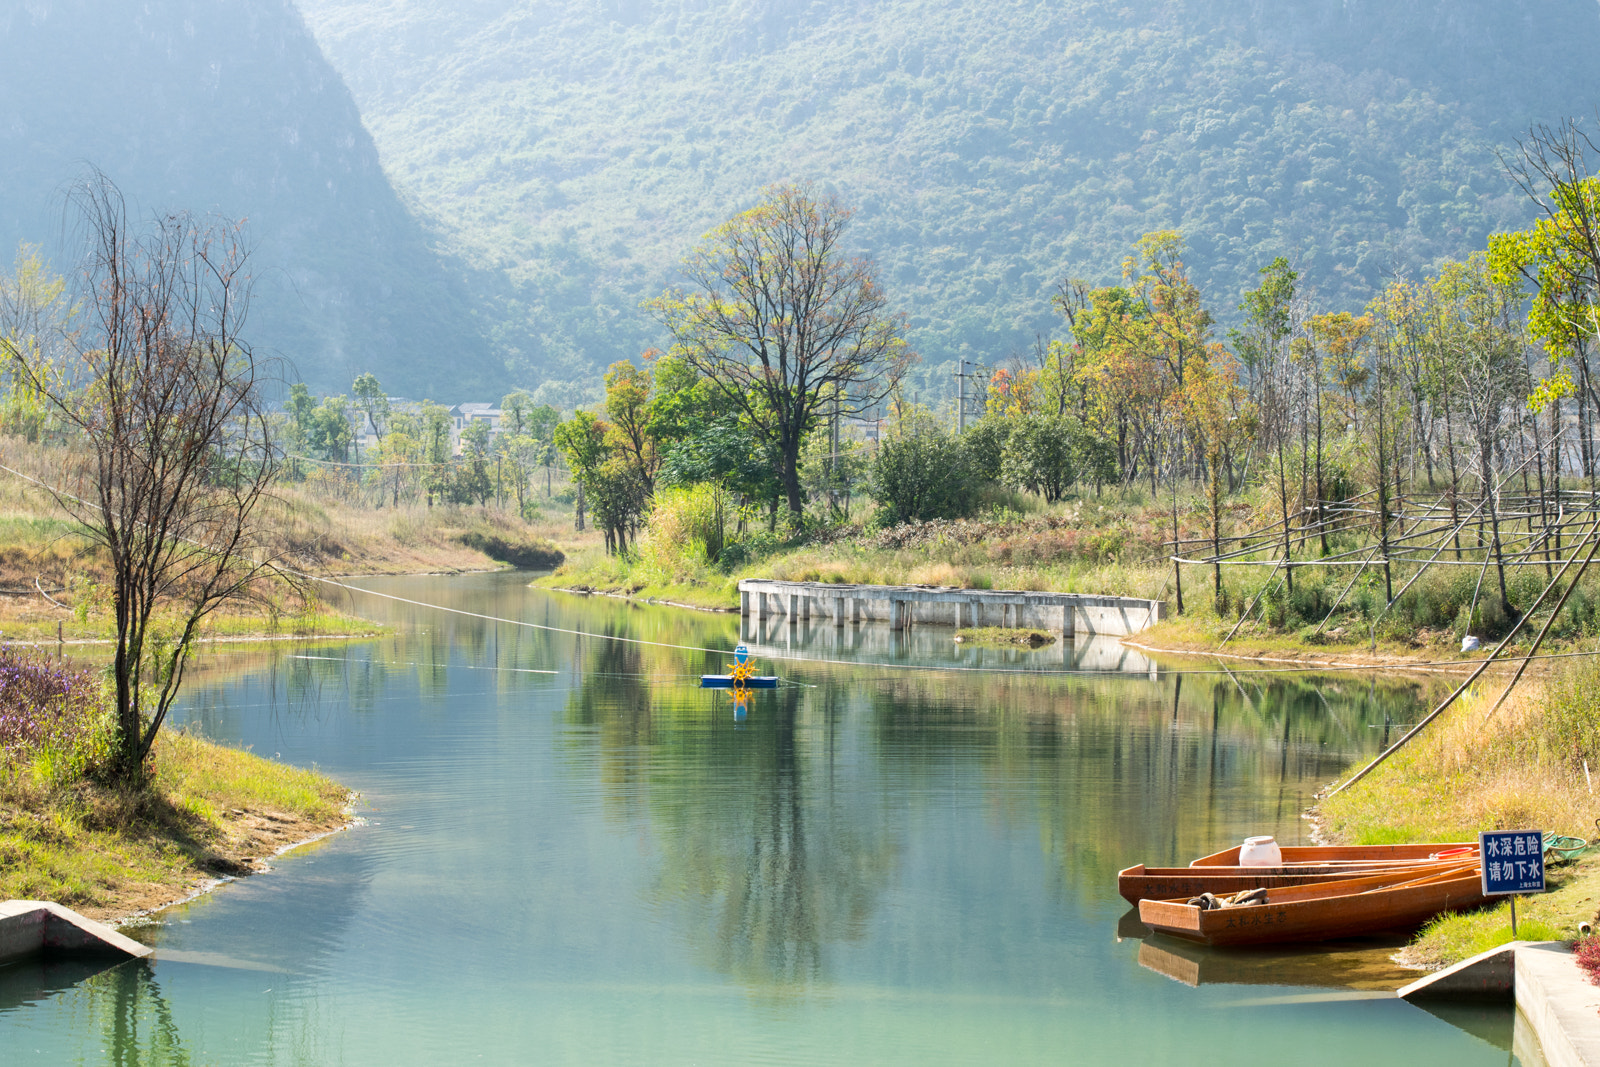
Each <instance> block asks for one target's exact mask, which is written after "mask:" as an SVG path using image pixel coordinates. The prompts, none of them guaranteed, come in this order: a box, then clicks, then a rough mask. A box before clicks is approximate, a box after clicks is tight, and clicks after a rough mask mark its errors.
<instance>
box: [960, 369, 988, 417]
mask: <svg viewBox="0 0 1600 1067" xmlns="http://www.w3.org/2000/svg"><path fill="white" fill-rule="evenodd" d="M957 366H958V369H957V370H956V432H957V433H966V431H967V408H968V407H969V406H970V407H973V408H975V409H976V410H975V411H974V412H973V414H975V415H976V414H978V412H981V411H982V410H983V390H982V389H981V388H974V389H973V390H972V393H971V395H970V396H969V395H968V393H967V379H969V378H970V379H972V380H973V381H974V382H976V381H978V380H980V379H981V378H983V377H984V374H983V370H984V368H983V365H982V364H981V363H973V364H972V371H971V373H968V371H967V361H966V360H965V359H963V360H961V362H960V363H959V364H958V365H957ZM980 417H981V416H980Z"/></svg>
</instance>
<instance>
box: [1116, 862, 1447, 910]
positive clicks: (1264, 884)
mask: <svg viewBox="0 0 1600 1067" xmlns="http://www.w3.org/2000/svg"><path fill="white" fill-rule="evenodd" d="M1441 864H1444V865H1448V864H1449V861H1447V860H1446V861H1437V860H1436V861H1424V862H1421V863H1410V862H1399V861H1397V862H1394V863H1381V864H1372V863H1316V864H1294V865H1289V864H1286V865H1283V866H1279V867H1146V866H1145V865H1144V864H1142V863H1141V864H1138V865H1137V866H1133V867H1127V868H1125V869H1123V870H1120V871H1118V872H1117V892H1119V893H1121V894H1122V899H1123V900H1126V901H1127V902H1128V903H1129V904H1137V903H1139V901H1141V900H1167V899H1170V898H1172V897H1197V896H1199V895H1200V894H1201V893H1215V894H1219V895H1220V894H1225V893H1237V892H1239V891H1240V890H1241V889H1282V888H1284V887H1287V886H1291V885H1317V884H1320V883H1323V882H1336V881H1339V880H1341V879H1347V878H1353V877H1356V876H1358V875H1363V874H1375V873H1378V872H1380V871H1382V872H1387V871H1391V870H1400V869H1408V870H1417V871H1422V870H1426V869H1429V868H1438V867H1440V865H1441Z"/></svg>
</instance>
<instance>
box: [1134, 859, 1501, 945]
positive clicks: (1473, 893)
mask: <svg viewBox="0 0 1600 1067" xmlns="http://www.w3.org/2000/svg"><path fill="white" fill-rule="evenodd" d="M1483 900H1484V896H1483V891H1482V885H1481V884H1480V874H1479V869H1478V863H1477V861H1476V860H1473V861H1472V862H1471V863H1467V864H1460V865H1456V866H1446V867H1442V868H1439V869H1428V870H1425V871H1424V872H1423V873H1420V874H1419V873H1418V872H1417V871H1416V870H1414V869H1411V870H1393V871H1388V872H1386V873H1383V874H1369V875H1363V876H1361V877H1356V878H1344V879H1338V880H1335V881H1331V882H1323V883H1320V884H1314V885H1299V886H1286V887H1284V888H1281V889H1269V890H1268V891H1267V898H1266V901H1265V902H1264V903H1260V904H1247V905H1242V906H1239V907H1233V908H1217V909H1213V910H1210V911H1202V910H1201V909H1200V908H1199V907H1198V906H1197V905H1194V904H1189V903H1186V902H1185V900H1184V899H1176V900H1143V901H1140V902H1139V921H1140V922H1142V923H1144V924H1145V925H1146V926H1148V927H1150V928H1151V929H1152V930H1155V931H1156V932H1157V933H1163V934H1169V935H1171V936H1173V937H1181V938H1184V939H1186V940H1189V941H1200V942H1203V943H1205V944H1208V945H1268V944H1276V943H1279V942H1286V941H1325V940H1328V939H1330V938H1340V937H1362V936H1365V935H1368V934H1375V933H1381V932H1384V931H1387V930H1396V929H1400V928H1403V927H1415V926H1418V925H1421V924H1422V923H1424V922H1426V921H1427V920H1428V919H1431V918H1432V917H1433V916H1435V915H1437V914H1439V913H1440V912H1445V911H1459V910H1461V909H1463V908H1470V907H1473V906H1474V905H1477V904H1481V903H1483Z"/></svg>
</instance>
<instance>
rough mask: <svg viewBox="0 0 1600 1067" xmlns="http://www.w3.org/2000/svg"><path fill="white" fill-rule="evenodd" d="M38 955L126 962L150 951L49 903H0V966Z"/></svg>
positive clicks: (131, 940)
mask: <svg viewBox="0 0 1600 1067" xmlns="http://www.w3.org/2000/svg"><path fill="white" fill-rule="evenodd" d="M40 954H42V955H48V956H64V955H102V956H110V957H114V958H121V959H128V958H135V957H143V956H148V955H150V949H149V948H147V947H145V946H144V945H141V944H139V942H137V941H135V940H133V939H132V938H131V937H125V936H123V935H122V934H119V933H117V932H116V931H115V930H113V929H111V927H109V926H106V925H104V924H103V923H97V922H95V921H94V920H93V919H87V918H85V917H83V916H82V915H79V914H78V913H77V912H75V911H73V910H72V909H71V908H66V907H62V906H61V905H60V904H56V903H54V902H52V901H48V900H8V901H5V902H4V903H0V964H4V963H10V962H11V961H13V960H18V959H24V958H26V957H28V956H34V955H40Z"/></svg>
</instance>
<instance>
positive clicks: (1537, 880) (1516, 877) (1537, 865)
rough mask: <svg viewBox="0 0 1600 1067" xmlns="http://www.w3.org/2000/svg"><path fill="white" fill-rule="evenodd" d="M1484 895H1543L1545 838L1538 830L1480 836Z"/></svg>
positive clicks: (1496, 832)
mask: <svg viewBox="0 0 1600 1067" xmlns="http://www.w3.org/2000/svg"><path fill="white" fill-rule="evenodd" d="M1478 847H1479V849H1480V850H1481V855H1482V857H1483V895H1484V896H1504V895H1506V894H1508V893H1543V892H1544V835H1543V834H1542V833H1540V832H1539V831H1538V830H1497V831H1486V832H1484V833H1480V834H1479V835H1478Z"/></svg>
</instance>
